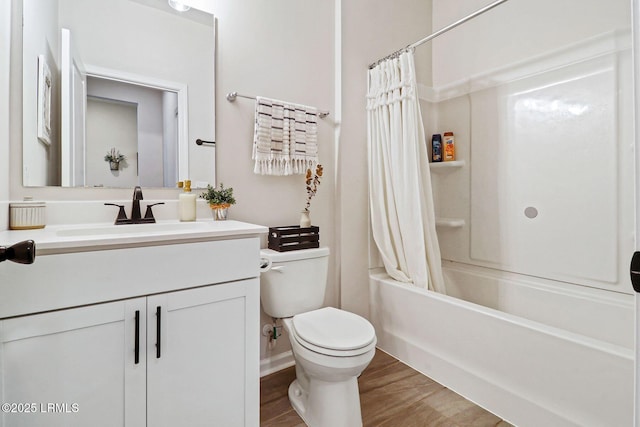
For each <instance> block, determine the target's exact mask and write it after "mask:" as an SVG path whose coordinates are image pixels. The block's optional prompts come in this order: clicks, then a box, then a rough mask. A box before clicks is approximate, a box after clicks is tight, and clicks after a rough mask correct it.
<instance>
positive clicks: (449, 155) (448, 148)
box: [443, 132, 456, 162]
mask: <svg viewBox="0 0 640 427" xmlns="http://www.w3.org/2000/svg"><path fill="white" fill-rule="evenodd" d="M443 145H444V150H443V152H444V155H443V160H444V161H445V162H452V161H454V160H455V159H456V146H455V140H454V139H453V132H445V133H444V142H443Z"/></svg>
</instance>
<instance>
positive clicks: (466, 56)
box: [433, 0, 631, 86]
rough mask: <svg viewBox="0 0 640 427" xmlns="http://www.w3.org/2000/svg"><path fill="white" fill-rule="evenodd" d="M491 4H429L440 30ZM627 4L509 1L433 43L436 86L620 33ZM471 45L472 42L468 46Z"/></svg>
mask: <svg viewBox="0 0 640 427" xmlns="http://www.w3.org/2000/svg"><path fill="white" fill-rule="evenodd" d="M489 3H491V1H489V0H464V1H456V2H452V1H449V0H433V28H434V29H439V28H442V27H444V26H445V25H447V24H450V23H451V22H454V21H457V20H458V19H460V18H462V17H464V16H466V15H468V14H469V13H471V12H473V11H475V10H477V9H480V8H481V7H483V6H486V5H487V4H489ZM629 7H630V2H628V1H602V0H562V1H557V0H539V1H534V2H531V1H518V0H513V1H508V2H506V3H503V4H501V5H500V6H498V7H496V8H494V9H492V10H490V11H489V12H487V13H485V14H483V15H481V16H478V17H476V18H474V19H473V20H471V21H468V22H466V23H465V24H463V25H462V26H460V27H457V28H456V29H453V30H451V31H450V32H448V33H446V34H443V35H442V36H440V37H438V38H436V39H434V40H433V55H434V58H437V59H436V61H437V64H436V65H435V66H434V69H433V75H434V78H433V79H434V86H443V85H446V84H448V83H452V82H457V81H459V80H464V79H466V78H468V77H470V76H474V75H476V74H479V73H482V72H486V71H490V70H493V69H496V68H500V67H503V66H504V65H505V64H515V63H517V62H519V61H523V60H527V59H531V58H532V57H535V56H538V55H541V54H544V53H545V52H548V51H549V50H552V49H555V48H557V47H558V45H559V43H562V44H565V43H566V44H569V43H575V42H578V41H581V40H584V39H586V38H588V37H591V36H593V35H595V34H600V33H603V32H605V31H610V30H611V29H614V28H618V27H619V23H620V22H621V21H625V20H630V19H631V14H630V10H629ZM469 40H473V43H469Z"/></svg>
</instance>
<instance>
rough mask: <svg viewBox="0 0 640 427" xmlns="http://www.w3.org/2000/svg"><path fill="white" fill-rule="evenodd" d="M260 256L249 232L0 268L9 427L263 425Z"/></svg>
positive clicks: (0, 392)
mask: <svg viewBox="0 0 640 427" xmlns="http://www.w3.org/2000/svg"><path fill="white" fill-rule="evenodd" d="M132 259H133V260H135V262H132V261H131V260H132ZM258 261H259V237H257V236H249V237H244V238H233V239H229V240H216V241H205V242H186V243H182V244H168V245H158V246H150V247H137V248H115V249H110V250H105V251H87V252H74V253H67V254H51V255H46V256H42V257H40V258H37V259H36V262H35V263H34V264H33V265H31V266H29V268H28V269H24V270H23V272H22V273H21V274H20V275H12V274H13V273H12V272H13V271H17V270H15V268H16V267H20V266H12V265H11V264H8V265H7V267H8V268H5V266H4V265H3V266H1V267H2V268H1V269H0V292H5V295H6V296H7V297H8V298H9V299H10V300H11V301H9V302H7V301H5V303H6V304H0V315H2V314H4V315H2V316H1V319H2V320H0V382H1V387H0V403H4V406H3V407H2V413H1V414H0V416H1V419H2V423H1V425H2V426H3V427H13V426H29V427H37V426H47V427H50V426H88V425H91V426H105V427H114V426H127V427H132V426H135V427H138V426H140V427H142V426H153V427H163V426H172V427H173V426H214V425H219V426H225V427H233V426H258V425H259V330H260V326H259V310H260V296H259V278H258V275H259V271H258ZM70 265H74V266H76V271H74V272H71V271H69V270H66V272H65V269H66V268H67V267H69V266H70ZM98 265H110V266H119V267H124V268H127V267H129V266H130V265H135V267H136V268H135V269H132V270H130V271H126V272H122V276H121V277H120V275H118V277H117V278H114V276H113V275H111V274H104V273H101V272H100V271H96V267H97V266H98ZM22 267H24V266H22ZM27 271H28V274H26V275H27V276H28V277H26V279H27V280H24V281H23V282H22V283H16V282H15V281H14V282H13V283H9V281H8V280H7V279H9V278H11V279H16V278H18V277H22V276H25V272H27ZM105 278H106V279H105ZM9 286H10V287H11V289H12V291H8V290H9ZM51 288H55V291H53V289H51ZM34 292H36V294H35V295H34ZM37 292H40V295H39V296H40V298H36V296H37ZM43 297H50V298H49V299H50V300H49V301H48V302H47V303H46V304H44V305H43V302H42V299H43ZM9 307H13V308H11V313H10V314H11V315H10V316H7V315H6V312H7V311H8V310H9ZM2 308H6V309H5V310H4V313H3V310H2Z"/></svg>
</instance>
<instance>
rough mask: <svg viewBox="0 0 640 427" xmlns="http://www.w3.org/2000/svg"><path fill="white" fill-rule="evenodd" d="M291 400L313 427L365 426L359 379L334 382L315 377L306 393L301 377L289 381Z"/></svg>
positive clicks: (294, 407) (301, 415)
mask: <svg viewBox="0 0 640 427" xmlns="http://www.w3.org/2000/svg"><path fill="white" fill-rule="evenodd" d="M289 402H291V406H292V407H293V409H295V411H296V412H297V414H298V415H299V416H300V418H302V420H303V421H304V422H305V424H306V425H307V426H309V427H361V426H362V413H361V412H360V394H359V391H358V379H357V377H352V378H350V379H348V380H346V381H339V382H330V381H322V380H318V379H317V378H313V379H311V380H310V382H309V391H308V393H306V392H305V391H304V390H303V388H302V387H300V384H299V383H298V380H297V379H296V380H294V381H293V382H292V383H291V385H289Z"/></svg>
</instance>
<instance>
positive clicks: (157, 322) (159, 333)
mask: <svg viewBox="0 0 640 427" xmlns="http://www.w3.org/2000/svg"><path fill="white" fill-rule="evenodd" d="M161 315H162V310H161V308H160V306H157V307H156V359H160V336H161V335H162V334H161V330H160V327H161V326H162V320H161V317H160V316H161Z"/></svg>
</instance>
